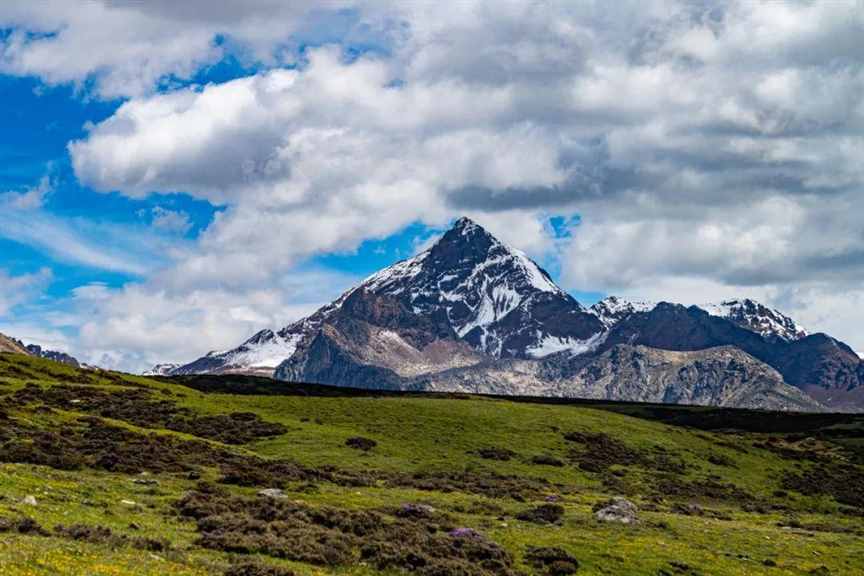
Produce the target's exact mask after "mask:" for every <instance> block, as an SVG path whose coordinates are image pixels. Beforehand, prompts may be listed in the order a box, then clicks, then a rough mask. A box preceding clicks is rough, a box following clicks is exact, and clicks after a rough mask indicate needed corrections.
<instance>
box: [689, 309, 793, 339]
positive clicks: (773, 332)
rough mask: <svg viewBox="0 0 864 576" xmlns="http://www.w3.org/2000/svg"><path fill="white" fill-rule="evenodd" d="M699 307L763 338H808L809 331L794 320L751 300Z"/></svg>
mask: <svg viewBox="0 0 864 576" xmlns="http://www.w3.org/2000/svg"><path fill="white" fill-rule="evenodd" d="M699 307H700V308H702V309H703V310H705V311H706V312H708V314H710V315H712V316H717V317H720V318H726V319H727V320H731V321H732V322H734V323H736V324H738V325H739V326H741V327H743V328H747V329H749V330H752V331H753V332H756V333H757V334H759V335H761V336H765V337H768V336H774V337H777V338H780V339H782V340H786V341H787V342H791V341H794V340H800V339H801V338H804V337H805V336H807V331H806V330H805V329H804V328H803V327H802V326H801V325H800V324H798V323H797V322H795V321H794V320H792V318H789V317H788V316H786V315H785V314H783V313H782V312H780V311H779V310H776V309H774V308H769V307H768V306H765V305H763V304H760V303H759V302H756V301H755V300H750V299H749V298H745V299H742V300H725V301H723V302H720V303H719V304H702V305H700V306H699Z"/></svg>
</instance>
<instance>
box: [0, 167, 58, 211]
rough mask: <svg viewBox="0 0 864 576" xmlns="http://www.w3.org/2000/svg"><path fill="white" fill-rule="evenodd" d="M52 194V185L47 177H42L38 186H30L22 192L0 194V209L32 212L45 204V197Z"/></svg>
mask: <svg viewBox="0 0 864 576" xmlns="http://www.w3.org/2000/svg"><path fill="white" fill-rule="evenodd" d="M52 192H54V184H53V183H52V182H51V178H50V177H49V176H47V175H46V176H43V177H42V178H41V179H40V180H39V184H37V185H36V186H31V187H29V188H27V189H25V190H24V191H22V192H4V193H2V194H0V208H7V209H12V210H34V209H36V208H41V207H42V206H43V205H44V204H45V200H46V199H47V197H48V196H49V195H50V194H51V193H52Z"/></svg>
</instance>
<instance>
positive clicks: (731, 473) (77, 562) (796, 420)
mask: <svg viewBox="0 0 864 576" xmlns="http://www.w3.org/2000/svg"><path fill="white" fill-rule="evenodd" d="M214 390H222V392H219V393H217V392H214ZM227 391H231V392H232V393H227ZM352 439H353V440H352ZM358 439H361V440H358ZM368 440H371V441H372V442H368ZM0 462H2V463H0V574H4V575H12V576H18V575H56V574H82V575H85V574H86V575H109V574H110V575H114V574H145V575H146V574H153V575H163V574H182V575H204V574H217V575H219V574H230V575H232V576H233V575H239V576H255V575H261V574H270V575H272V576H277V575H279V574H289V573H293V574H298V575H311V574H352V575H365V574H403V573H412V572H413V573H417V574H420V575H423V576H445V575H454V576H455V575H459V576H482V575H485V574H566V573H568V572H571V571H572V569H573V568H576V567H577V565H578V570H577V572H576V573H577V574H640V575H696V574H703V575H709V574H710V575H714V574H717V575H744V574H748V575H749V574H770V575H801V574H822V575H826V574H832V575H833V574H862V573H864V418H861V417H854V416H830V415H829V416H818V417H806V416H784V417H778V416H776V415H772V414H759V413H751V412H742V411H718V410H711V409H697V408H669V409H666V408H659V407H652V406H640V405H624V404H609V405H604V404H598V403H573V404H544V403H533V402H520V401H510V400H505V399H492V398H476V397H448V396H435V397H429V396H411V395H386V396H376V395H372V394H369V393H359V392H358V393H353V392H351V391H333V390H327V389H321V388H316V387H312V386H305V387H303V386H293V385H287V384H280V385H278V386H273V385H270V384H268V383H266V382H263V381H260V380H253V379H242V378H234V379H221V380H217V379H207V378H188V379H185V380H165V379H148V378H140V377H133V376H127V375H121V374H115V373H105V372H88V371H83V370H76V369H72V368H69V367H66V366H63V365H60V364H56V363H52V362H49V361H45V360H40V359H34V358H29V357H25V356H17V355H10V354H2V355H0ZM265 488H271V489H280V490H282V493H281V495H280V496H281V497H278V498H270V497H265V496H260V495H259V494H258V492H259V491H260V490H261V489H265ZM615 496H623V497H625V498H627V499H629V500H630V501H632V502H634V503H635V504H636V505H637V506H638V508H639V512H638V522H637V523H635V524H632V525H624V524H617V523H604V522H601V521H599V520H597V519H596V518H595V516H594V510H595V509H596V508H597V507H598V506H601V505H602V503H604V502H605V501H607V500H608V499H609V498H611V497H615ZM34 499H35V505H34V504H33V501H34ZM538 510H539V512H538ZM467 529H471V530H467ZM538 550H539V552H538ZM544 554H545V557H547V558H551V560H549V561H548V562H546V563H545V564H544V563H543V562H541V561H540V560H538V558H540V557H544V556H543V555H544ZM556 554H557V555H558V557H557V562H555V561H553V560H555V559H556V558H552V557H554V556H555V555H556Z"/></svg>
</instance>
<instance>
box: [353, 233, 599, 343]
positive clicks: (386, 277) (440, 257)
mask: <svg viewBox="0 0 864 576" xmlns="http://www.w3.org/2000/svg"><path fill="white" fill-rule="evenodd" d="M358 289H359V290H367V291H369V292H371V293H373V294H377V295H387V296H395V297H398V298H399V299H400V300H402V301H404V302H405V304H406V305H407V306H408V307H409V308H410V309H412V310H413V311H414V313H415V314H419V315H427V316H428V315H434V314H437V313H439V312H441V311H443V313H444V314H445V316H446V318H447V321H448V323H449V324H450V327H451V328H452V329H453V331H454V332H455V333H456V335H458V337H460V338H463V339H465V340H467V341H468V342H469V343H471V344H472V346H474V348H476V349H478V350H480V351H482V352H485V353H487V354H490V355H492V356H495V357H501V356H521V355H525V354H526V353H527V350H528V349H529V348H531V349H532V350H534V351H535V352H534V353H535V354H536V353H538V351H540V350H545V349H552V348H554V347H556V345H554V344H552V343H553V342H557V347H558V348H562V349H563V348H567V347H569V346H571V345H573V346H579V345H580V344H578V342H581V340H583V339H585V338H587V337H590V336H591V335H593V334H594V333H595V332H597V328H599V327H598V326H592V327H591V328H589V329H587V330H586V329H579V330H578V332H580V333H578V334H569V333H567V332H568V331H567V330H564V331H563V332H562V331H561V329H560V328H561V327H558V329H552V333H547V332H548V330H549V328H550V326H549V325H550V324H551V322H549V321H548V320H546V321H544V322H541V323H540V324H542V325H540V324H537V323H536V322H532V318H533V317H534V316H535V313H534V312H535V310H534V309H535V308H537V307H540V308H549V307H550V306H558V307H560V308H561V312H562V313H563V314H564V315H565V317H566V316H574V317H575V316H579V315H586V314H585V310H584V308H583V307H582V306H581V305H580V304H579V303H578V302H576V300H574V299H573V298H572V297H571V296H570V295H569V294H567V293H566V292H565V291H563V290H562V289H561V288H559V287H558V286H556V285H555V283H554V282H553V281H552V279H551V278H550V277H549V275H548V274H547V273H546V272H545V271H544V270H543V269H542V268H540V267H539V266H538V265H537V264H536V263H535V262H534V261H532V260H531V259H530V258H529V257H528V256H526V255H525V253H523V252H522V251H520V250H517V249H515V248H512V247H510V246H507V245H506V244H504V243H503V242H501V241H499V240H498V239H496V238H495V237H494V236H492V235H491V234H489V233H488V232H487V231H486V230H484V229H483V228H482V227H480V226H479V225H477V224H476V223H474V222H473V221H471V220H469V219H468V218H462V219H460V220H458V221H457V222H456V223H455V225H454V226H453V228H452V229H451V230H450V231H448V232H447V233H446V234H445V235H444V236H443V237H442V238H441V239H440V240H439V241H438V242H437V243H436V244H435V245H433V246H432V247H431V248H429V249H428V250H426V251H424V252H422V253H420V254H418V255H417V256H415V257H414V258H411V259H409V260H405V261H402V262H399V263H397V264H394V265H393V266H390V267H389V268H385V269H384V270H381V271H380V272H378V273H376V274H373V275H372V276H370V277H369V278H367V279H366V280H365V281H364V282H363V283H362V284H361V285H360V286H359V287H358ZM505 319H506V320H505ZM517 319H518V320H517ZM549 320H551V319H549ZM583 323H584V321H583ZM544 339H549V344H548V345H547V346H542V345H540V341H541V340H544Z"/></svg>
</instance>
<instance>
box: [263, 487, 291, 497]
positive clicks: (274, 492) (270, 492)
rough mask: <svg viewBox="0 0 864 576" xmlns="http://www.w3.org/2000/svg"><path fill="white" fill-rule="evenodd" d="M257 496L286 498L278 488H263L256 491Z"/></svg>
mask: <svg viewBox="0 0 864 576" xmlns="http://www.w3.org/2000/svg"><path fill="white" fill-rule="evenodd" d="M258 496H262V497H264V498H286V496H285V492H284V491H283V490H281V489H279V488H265V489H264V490H259V491H258Z"/></svg>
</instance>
